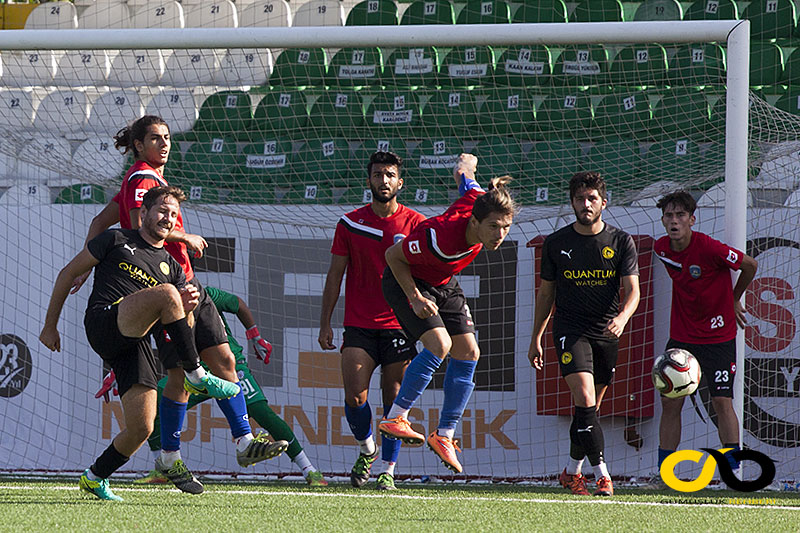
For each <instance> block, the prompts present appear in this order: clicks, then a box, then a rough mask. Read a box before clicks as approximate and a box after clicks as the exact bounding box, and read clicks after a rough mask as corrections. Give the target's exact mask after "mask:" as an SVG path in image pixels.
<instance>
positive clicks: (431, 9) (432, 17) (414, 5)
mask: <svg viewBox="0 0 800 533" xmlns="http://www.w3.org/2000/svg"><path fill="white" fill-rule="evenodd" d="M455 22H456V15H455V11H454V10H453V3H452V2H450V0H433V1H429V0H415V1H414V2H411V4H410V5H409V6H408V7H407V8H406V10H405V12H404V13H403V18H402V19H400V24H402V25H420V24H455Z"/></svg>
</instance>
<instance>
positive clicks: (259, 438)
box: [236, 385, 289, 468]
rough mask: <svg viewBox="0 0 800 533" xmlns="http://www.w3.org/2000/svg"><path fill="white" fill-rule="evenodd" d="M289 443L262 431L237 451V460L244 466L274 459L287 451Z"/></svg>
mask: <svg viewBox="0 0 800 533" xmlns="http://www.w3.org/2000/svg"><path fill="white" fill-rule="evenodd" d="M237 387H238V385H237ZM288 447H289V443H288V442H286V441H285V440H276V441H275V442H272V441H271V440H269V434H268V433H265V432H261V433H259V434H258V435H256V436H255V437H254V438H253V440H251V441H250V443H249V444H248V445H247V448H245V449H244V450H243V451H241V452H240V451H238V450H237V451H236V461H237V462H238V463H239V466H241V467H242V468H244V467H247V466H250V465H252V464H255V463H258V462H261V461H264V460H266V459H272V458H273V457H277V456H279V455H280V454H282V453H283V452H285V451H286V448H288Z"/></svg>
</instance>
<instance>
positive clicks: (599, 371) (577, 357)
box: [553, 327, 619, 385]
mask: <svg viewBox="0 0 800 533" xmlns="http://www.w3.org/2000/svg"><path fill="white" fill-rule="evenodd" d="M553 344H554V345H555V347H556V353H557V354H558V366H559V367H560V368H561V375H562V376H564V377H566V376H568V375H570V374H575V373H576V372H589V373H591V374H592V375H594V382H595V383H596V384H601V385H609V384H610V383H611V381H612V380H613V379H614V372H615V370H616V366H617V355H618V353H619V340H617V339H605V338H604V339H593V338H588V337H585V336H583V335H579V334H577V333H562V332H559V331H557V330H556V328H555V327H554V328H553Z"/></svg>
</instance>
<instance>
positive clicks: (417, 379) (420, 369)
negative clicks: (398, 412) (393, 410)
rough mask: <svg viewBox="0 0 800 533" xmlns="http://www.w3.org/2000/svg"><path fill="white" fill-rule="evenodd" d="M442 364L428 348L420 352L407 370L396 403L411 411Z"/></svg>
mask: <svg viewBox="0 0 800 533" xmlns="http://www.w3.org/2000/svg"><path fill="white" fill-rule="evenodd" d="M441 364H442V360H441V359H439V358H438V357H436V356H435V355H433V353H432V352H431V351H430V350H428V349H427V348H424V349H423V350H422V351H421V352H419V353H418V354H417V356H416V357H415V358H414V359H413V360H412V361H411V364H409V365H408V368H407V369H406V374H405V376H404V377H403V383H402V384H401V385H400V391H399V392H398V393H397V398H395V399H394V403H396V404H397V405H399V406H400V407H402V408H403V409H411V406H412V405H414V402H416V401H417V398H419V397H420V396H422V393H423V392H424V391H425V387H427V386H428V383H430V382H431V379H433V373H434V372H436V369H437V368H439V365H441Z"/></svg>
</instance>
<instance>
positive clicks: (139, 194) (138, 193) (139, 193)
mask: <svg viewBox="0 0 800 533" xmlns="http://www.w3.org/2000/svg"><path fill="white" fill-rule="evenodd" d="M148 190H149V189H136V190H135V191H134V193H133V199H134V200H136V201H137V202H141V201H142V200H144V195H145V194H147V191H148Z"/></svg>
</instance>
